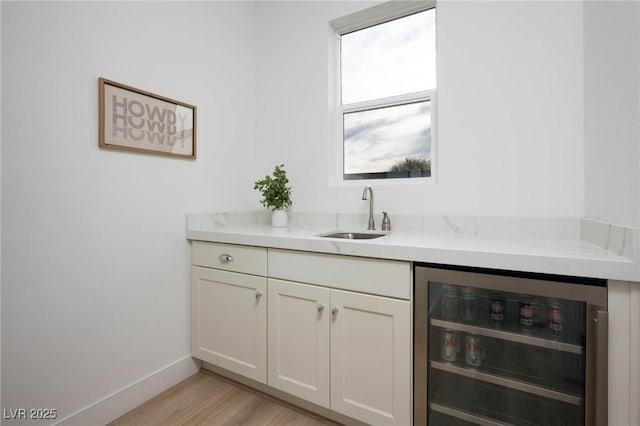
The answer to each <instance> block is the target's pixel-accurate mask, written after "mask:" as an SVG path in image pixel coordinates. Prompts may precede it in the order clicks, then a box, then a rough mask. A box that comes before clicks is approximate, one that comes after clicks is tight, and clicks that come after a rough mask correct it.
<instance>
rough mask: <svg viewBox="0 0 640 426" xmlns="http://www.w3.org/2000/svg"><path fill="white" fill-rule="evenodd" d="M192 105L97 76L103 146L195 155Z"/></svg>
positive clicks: (191, 156) (194, 116)
mask: <svg viewBox="0 0 640 426" xmlns="http://www.w3.org/2000/svg"><path fill="white" fill-rule="evenodd" d="M196 112H197V108H196V107H195V106H193V105H189V104H186V103H184V102H179V101H176V100H173V99H169V98H167V97H164V96H160V95H156V94H153V93H150V92H147V91H144V90H140V89H136V88H134V87H130V86H126V85H124V84H120V83H116V82H115V81H111V80H107V79H105V78H100V79H98V114H99V120H98V123H99V137H98V145H99V146H100V148H107V149H120V150H126V151H134V152H143V153H150V154H159V155H168V156H174V157H182V158H190V159H195V158H196Z"/></svg>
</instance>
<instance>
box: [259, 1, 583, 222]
mask: <svg viewBox="0 0 640 426" xmlns="http://www.w3.org/2000/svg"><path fill="white" fill-rule="evenodd" d="M369 5H371V4H370V3H361V2H295V3H291V2H284V3H272V2H269V3H259V4H258V6H257V10H256V17H257V25H258V27H257V29H256V31H257V34H258V37H257V40H256V51H257V66H258V68H259V69H260V73H259V74H258V77H257V86H256V87H257V102H256V111H257V113H256V117H257V126H256V128H257V135H259V136H258V143H259V152H260V158H261V164H262V167H263V168H264V169H265V170H269V169H271V168H273V165H274V164H276V163H280V162H284V163H285V164H286V165H287V169H288V170H289V174H290V177H291V180H292V183H293V185H294V194H293V195H294V209H296V210H300V211H326V212H332V211H344V212H365V210H366V203H365V202H363V201H361V200H360V196H361V193H362V189H361V185H357V186H355V187H354V186H350V187H330V185H329V178H328V173H327V169H328V162H329V152H328V144H329V137H330V136H329V135H330V128H329V119H328V110H329V103H330V97H329V93H330V90H331V89H330V81H329V78H328V75H329V68H330V66H331V63H330V58H331V55H330V52H329V50H330V49H329V45H330V41H329V40H330V29H329V24H328V21H329V20H330V19H333V18H336V17H339V16H343V15H345V14H347V13H350V12H353V11H355V10H358V9H362V8H365V7H368V6H369ZM437 25H438V79H439V80H438V101H439V107H438V108H439V109H438V115H439V122H438V125H439V126H438V166H439V167H438V169H439V175H438V184H437V185H422V186H416V185H408V186H400V185H397V184H396V185H380V184H378V185H376V184H374V190H375V193H376V211H377V212H379V211H380V210H388V211H389V212H390V215H391V216H392V217H393V214H394V213H416V214H460V215H494V216H527V217H554V216H572V217H581V216H582V215H583V211H584V181H583V179H584V153H583V121H582V115H583V106H582V103H583V81H582V70H583V54H582V4H581V2H571V1H569V2H555V1H554V2H541V1H534V2H520V1H519V2H478V1H474V2H459V1H446V0H445V1H441V2H439V4H438V17H437ZM318 52H321V53H320V54H318ZM325 52H326V53H325Z"/></svg>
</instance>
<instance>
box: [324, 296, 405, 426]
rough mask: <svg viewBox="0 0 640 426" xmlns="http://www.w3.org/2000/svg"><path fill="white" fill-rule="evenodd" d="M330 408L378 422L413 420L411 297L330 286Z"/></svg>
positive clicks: (395, 423)
mask: <svg viewBox="0 0 640 426" xmlns="http://www.w3.org/2000/svg"><path fill="white" fill-rule="evenodd" d="M331 309H332V324H331V409H332V410H335V411H338V412H340V413H342V414H345V415H347V416H350V417H353V418H356V419H358V420H361V421H363V422H366V423H369V424H374V425H408V424H410V422H411V324H410V315H411V307H410V305H409V302H408V301H404V300H396V299H390V298H386V297H379V296H371V295H366V294H359V293H353V292H348V291H341V290H332V291H331Z"/></svg>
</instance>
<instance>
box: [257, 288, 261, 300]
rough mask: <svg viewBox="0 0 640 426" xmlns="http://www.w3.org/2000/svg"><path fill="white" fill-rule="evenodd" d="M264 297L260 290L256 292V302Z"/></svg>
mask: <svg viewBox="0 0 640 426" xmlns="http://www.w3.org/2000/svg"><path fill="white" fill-rule="evenodd" d="M261 297H262V292H261V291H260V290H256V300H258V299H260V298H261Z"/></svg>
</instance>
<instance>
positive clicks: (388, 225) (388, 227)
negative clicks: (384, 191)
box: [382, 212, 391, 231]
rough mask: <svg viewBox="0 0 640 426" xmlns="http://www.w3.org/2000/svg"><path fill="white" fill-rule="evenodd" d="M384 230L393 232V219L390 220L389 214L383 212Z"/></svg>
mask: <svg viewBox="0 0 640 426" xmlns="http://www.w3.org/2000/svg"><path fill="white" fill-rule="evenodd" d="M382 230H383V231H391V219H389V215H388V214H387V212H382Z"/></svg>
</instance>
